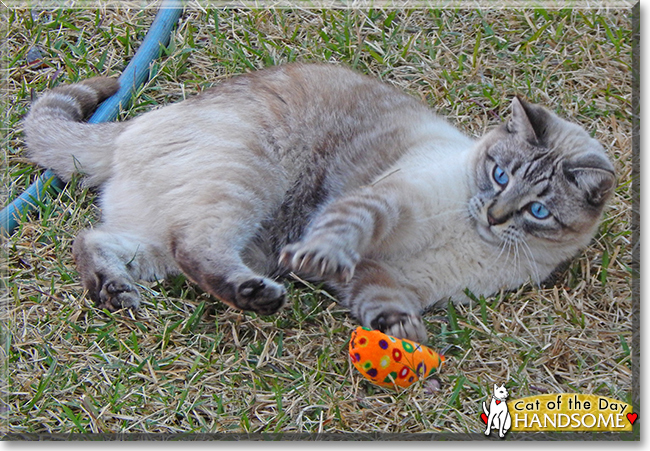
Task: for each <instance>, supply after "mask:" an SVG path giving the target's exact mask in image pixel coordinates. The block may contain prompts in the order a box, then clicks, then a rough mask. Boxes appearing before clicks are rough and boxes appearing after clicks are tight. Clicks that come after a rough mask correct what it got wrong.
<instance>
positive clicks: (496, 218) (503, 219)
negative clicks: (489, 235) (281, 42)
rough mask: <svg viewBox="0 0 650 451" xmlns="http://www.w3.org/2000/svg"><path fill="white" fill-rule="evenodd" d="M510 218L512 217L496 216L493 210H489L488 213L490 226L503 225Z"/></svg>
mask: <svg viewBox="0 0 650 451" xmlns="http://www.w3.org/2000/svg"><path fill="white" fill-rule="evenodd" d="M510 216H511V215H509V214H505V215H502V216H500V217H499V216H495V215H494V213H493V212H492V209H489V210H488V211H487V222H488V224H490V226H495V225H499V224H503V223H504V222H506V221H507V220H508V219H509V218H510Z"/></svg>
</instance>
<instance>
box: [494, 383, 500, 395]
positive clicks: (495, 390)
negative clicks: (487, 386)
mask: <svg viewBox="0 0 650 451" xmlns="http://www.w3.org/2000/svg"><path fill="white" fill-rule="evenodd" d="M498 389H499V387H497V384H494V389H493V390H494V393H496V392H497V390H498Z"/></svg>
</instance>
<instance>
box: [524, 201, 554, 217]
mask: <svg viewBox="0 0 650 451" xmlns="http://www.w3.org/2000/svg"><path fill="white" fill-rule="evenodd" d="M528 210H529V211H530V213H531V214H532V215H533V216H535V217H536V218H537V219H546V218H548V217H549V216H551V212H550V211H548V208H546V207H545V206H544V204H542V203H540V202H533V203H531V204H530V206H529V207H528Z"/></svg>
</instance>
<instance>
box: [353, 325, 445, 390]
mask: <svg viewBox="0 0 650 451" xmlns="http://www.w3.org/2000/svg"><path fill="white" fill-rule="evenodd" d="M350 358H351V359H352V363H353V364H354V366H355V368H356V369H358V370H359V372H360V373H361V374H362V375H363V377H365V378H366V379H368V380H370V381H371V382H373V383H374V384H377V385H379V386H381V387H395V386H396V385H397V386H399V387H408V386H410V385H412V384H413V383H415V382H417V381H418V380H419V379H426V378H427V377H429V376H430V375H432V374H433V373H435V372H437V371H438V369H439V368H440V366H441V365H442V363H443V362H444V361H445V357H444V356H442V355H438V354H437V353H436V352H434V351H433V350H432V349H431V348H428V347H426V346H424V345H421V344H418V343H415V342H413V341H411V340H406V339H403V338H395V337H392V336H390V335H386V334H385V333H383V332H380V331H378V330H370V329H366V328H365V327H357V328H356V330H354V331H353V332H352V337H351V339H350Z"/></svg>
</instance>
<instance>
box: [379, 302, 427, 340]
mask: <svg viewBox="0 0 650 451" xmlns="http://www.w3.org/2000/svg"><path fill="white" fill-rule="evenodd" d="M370 326H371V327H372V328H373V329H377V330H380V331H382V332H384V333H385V334H387V335H392V336H394V337H397V338H406V339H408V340H412V341H415V342H417V343H422V344H426V342H427V340H428V337H427V329H426V327H424V323H423V322H422V318H421V317H420V316H419V315H413V314H408V313H404V312H400V311H397V310H392V309H390V310H384V311H382V312H381V313H380V314H379V315H377V316H376V317H375V319H373V320H372V321H371V322H370Z"/></svg>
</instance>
